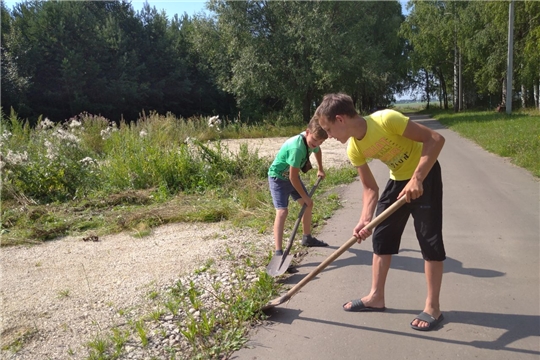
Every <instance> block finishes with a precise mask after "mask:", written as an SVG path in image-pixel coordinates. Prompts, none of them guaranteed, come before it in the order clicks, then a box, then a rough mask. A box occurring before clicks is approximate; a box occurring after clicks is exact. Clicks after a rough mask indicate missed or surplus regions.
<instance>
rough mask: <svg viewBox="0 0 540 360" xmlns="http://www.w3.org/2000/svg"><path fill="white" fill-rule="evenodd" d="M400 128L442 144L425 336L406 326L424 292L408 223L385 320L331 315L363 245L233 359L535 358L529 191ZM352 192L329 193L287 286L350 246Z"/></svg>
mask: <svg viewBox="0 0 540 360" xmlns="http://www.w3.org/2000/svg"><path fill="white" fill-rule="evenodd" d="M412 119H413V120H415V121H419V122H421V123H423V124H425V125H427V126H429V127H431V128H433V129H436V130H437V131H439V132H440V133H441V134H442V135H443V136H444V137H445V138H446V143H445V147H444V148H443V151H442V153H441V155H440V157H439V161H440V163H441V167H442V174H443V182H444V225H443V226H444V227H443V233H444V239H445V247H446V252H447V260H446V261H445V271H444V277H443V286H442V291H441V306H442V311H443V313H444V316H445V320H444V321H443V323H442V326H440V327H439V328H438V330H435V331H430V332H419V331H415V330H412V329H411V328H410V326H409V323H410V322H411V321H412V319H413V318H414V317H415V315H417V314H418V313H419V312H420V311H422V309H423V307H424V301H425V295H426V286H425V277H424V270H423V260H422V258H421V254H420V252H419V247H418V244H417V241H416V238H415V235H414V229H413V226H412V223H409V224H408V226H407V229H406V231H405V234H404V237H403V240H402V245H401V252H400V253H399V255H396V256H394V257H393V261H392V266H391V269H390V273H389V275H388V280H387V284H386V306H387V308H388V309H387V311H386V312H384V313H350V312H345V311H343V310H342V305H343V304H344V303H345V302H347V301H349V300H350V299H354V298H360V297H362V296H363V295H365V294H367V293H368V292H369V289H370V284H371V256H372V254H371V241H370V239H368V241H367V242H364V243H362V244H361V245H358V244H356V245H354V246H353V247H352V248H350V249H349V250H348V251H346V252H345V253H344V254H343V255H342V256H341V257H340V258H338V259H337V260H336V261H334V263H332V264H330V266H328V268H326V269H325V270H324V271H323V272H321V273H320V274H319V275H318V276H317V277H315V278H314V279H313V280H312V281H311V282H309V283H308V284H306V285H305V286H304V287H303V288H302V290H301V291H300V292H299V293H297V294H296V295H295V296H294V297H293V298H292V299H291V300H290V301H289V302H287V303H284V304H282V305H279V306H277V307H275V308H273V309H272V310H271V311H269V312H268V314H269V315H270V317H269V320H270V321H271V324H270V325H267V326H262V327H258V328H257V329H256V330H254V331H253V333H252V334H251V337H250V341H249V343H248V344H247V347H246V348H244V349H242V350H240V351H238V352H236V353H235V354H233V356H232V358H233V359H250V360H254V359H258V360H261V359H299V360H303V359H309V360H318V359H374V360H376V359H385V360H387V359H392V360H394V359H416V360H424V359H453V358H456V359H457V358H462V359H490V360H496V359H501V360H503V359H504V360H507V359H513V360H517V359H535V360H537V359H539V358H540V262H539V258H540V245H539V242H540V236H539V232H540V230H539V190H540V184H539V182H538V181H537V180H536V179H535V178H534V177H533V176H532V175H530V173H528V172H527V171H525V170H523V169H521V168H518V167H516V166H513V165H512V164H510V163H509V162H508V161H507V160H505V159H502V158H500V157H498V156H495V155H492V154H490V153H488V152H486V151H484V150H483V149H482V148H480V147H479V146H477V145H475V144H474V143H472V142H470V141H468V140H466V139H463V138H461V137H459V136H458V135H457V134H456V133H454V132H452V131H451V130H448V129H446V128H444V127H443V126H441V125H440V124H439V123H438V122H437V121H435V120H431V119H429V118H427V117H422V116H415V117H412ZM328 141H335V140H328ZM343 154H344V155H343V156H346V155H345V147H344V149H343ZM372 170H373V172H374V174H375V176H376V179H377V181H378V183H379V187H383V186H384V184H385V183H386V180H387V178H388V170H387V168H386V167H385V166H384V165H383V164H382V163H380V162H378V161H375V162H374V163H373V164H372ZM361 189H362V185H361V183H360V182H359V181H355V182H354V183H352V184H350V185H348V186H345V187H343V188H341V189H340V190H339V191H340V192H341V193H342V194H343V196H344V198H345V199H346V201H345V202H344V207H343V208H342V209H340V210H339V211H338V212H337V213H336V214H335V215H334V216H333V217H332V218H331V219H329V220H328V222H327V224H326V225H325V227H324V228H323V229H322V232H321V234H320V238H321V239H323V240H325V241H326V242H328V243H329V244H330V246H329V247H328V248H318V249H311V250H310V254H309V255H308V256H307V257H306V258H305V259H304V260H303V262H302V263H301V264H300V266H299V267H298V270H299V272H298V273H296V274H294V275H291V276H290V277H288V278H287V279H286V280H285V282H286V283H288V284H291V285H294V284H296V283H298V282H299V281H300V279H301V278H303V277H304V276H305V275H306V274H308V273H309V272H310V271H312V270H313V269H314V268H315V267H316V266H317V265H319V264H320V263H321V262H322V261H323V260H324V259H325V258H326V257H328V256H329V255H330V254H331V253H332V252H333V251H335V250H336V249H337V248H338V247H339V246H341V245H342V244H343V243H344V242H346V241H347V240H348V239H349V238H350V237H351V235H352V228H353V227H354V225H355V224H356V222H357V221H358V216H359V214H360V210H361V201H362V199H361V197H362V192H361ZM315 206H316V205H315Z"/></svg>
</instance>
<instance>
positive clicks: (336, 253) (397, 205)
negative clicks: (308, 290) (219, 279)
mask: <svg viewBox="0 0 540 360" xmlns="http://www.w3.org/2000/svg"><path fill="white" fill-rule="evenodd" d="M405 202H406V199H405V196H403V197H401V198H400V199H399V200H398V201H396V202H395V203H393V204H392V205H391V206H390V207H389V208H388V209H386V210H384V211H383V212H382V213H380V214H379V216H377V217H376V218H375V219H373V220H371V222H370V223H369V224H367V225H366V226H365V229H368V230H373V229H374V228H375V227H376V226H377V225H379V224H380V223H381V222H382V221H383V220H384V219H386V218H387V217H388V216H390V215H391V214H392V213H393V212H394V211H396V210H397V209H399V208H400V207H401V206H402V205H403V204H405ZM357 240H358V239H357V238H356V237H355V236H353V237H351V238H350V239H349V240H347V242H346V243H345V244H343V245H341V246H340V248H339V249H337V250H336V251H334V253H333V254H332V255H330V256H329V257H328V258H327V259H326V260H324V261H323V262H322V263H320V264H319V266H317V267H316V268H315V269H313V270H312V271H311V272H310V273H309V274H307V275H306V277H305V278H303V279H302V280H301V281H300V282H299V283H298V284H296V285H295V286H293V287H292V288H291V289H290V290H289V291H288V292H287V293H286V294H285V295H283V296H281V297H279V298H277V299H274V300H272V301H270V302H269V303H268V304H266V305H265V306H264V307H263V308H262V310H266V309H270V308H273V307H276V306H278V305H280V304H283V303H284V302H285V301H287V300H289V299H290V298H291V297H293V295H294V294H296V293H297V292H298V291H300V289H301V288H303V287H304V285H306V284H307V283H308V282H310V281H311V279H313V278H314V277H315V276H317V274H319V273H320V272H321V271H323V270H324V269H325V268H326V267H327V266H328V265H330V264H331V263H332V262H333V261H334V260H336V259H337V258H338V257H339V256H340V255H341V254H343V253H344V252H345V251H346V250H347V249H349V248H350V247H351V246H353V245H354V244H355V243H356V241H357Z"/></svg>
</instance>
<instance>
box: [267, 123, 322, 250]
mask: <svg viewBox="0 0 540 360" xmlns="http://www.w3.org/2000/svg"><path fill="white" fill-rule="evenodd" d="M327 138H328V135H327V134H326V131H324V130H323V128H321V126H320V125H319V121H318V119H317V118H316V117H313V118H312V119H311V120H310V122H309V124H308V126H307V129H306V131H305V132H303V133H302V134H300V135H296V136H293V137H291V138H289V139H287V141H285V143H283V145H282V146H281V149H279V152H278V153H277V155H276V158H275V159H274V162H273V163H272V165H270V168H269V169H268V183H269V186H270V193H271V194H272V201H273V203H274V207H275V209H276V218H275V220H274V241H275V248H276V255H283V250H282V244H283V229H284V227H285V220H286V219H287V215H288V207H289V196H291V197H292V198H293V200H295V201H298V203H299V204H300V206H303V205H304V204H305V205H306V210H305V212H304V215H303V216H302V231H303V233H304V235H303V237H302V245H304V246H308V247H312V246H328V244H327V243H325V242H324V241H321V240H318V239H317V238H315V237H313V236H311V216H312V210H313V200H312V199H311V198H310V197H309V195H308V192H307V190H306V187H305V186H304V184H303V183H302V180H301V179H300V169H301V168H302V167H303V166H304V165H305V164H306V162H307V161H308V160H309V156H310V155H311V154H312V153H314V154H315V159H316V160H317V176H320V177H322V178H324V177H325V173H324V170H323V165H322V151H321V148H320V145H321V144H322V143H323V142H324V140H326V139H327Z"/></svg>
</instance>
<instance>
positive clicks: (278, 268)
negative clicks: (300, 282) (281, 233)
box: [266, 177, 322, 277]
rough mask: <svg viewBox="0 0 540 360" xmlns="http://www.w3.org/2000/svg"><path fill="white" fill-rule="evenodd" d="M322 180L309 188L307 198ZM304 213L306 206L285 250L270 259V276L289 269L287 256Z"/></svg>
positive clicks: (290, 258)
mask: <svg viewBox="0 0 540 360" xmlns="http://www.w3.org/2000/svg"><path fill="white" fill-rule="evenodd" d="M321 180H322V178H321V177H319V178H317V182H315V185H313V187H312V188H311V191H310V192H309V194H308V195H309V197H312V196H313V194H314V193H315V190H316V189H317V186H319V184H320V182H321ZM305 211H306V205H303V206H302V209H301V210H300V213H299V214H298V219H296V223H295V224H294V228H293V231H292V233H291V237H290V238H289V244H288V245H287V248H286V249H285V251H284V252H283V255H274V256H273V257H272V260H270V263H269V264H268V266H267V267H266V273H267V274H268V275H270V276H274V277H275V276H279V275H282V274H284V273H285V271H287V269H288V268H289V265H290V263H291V261H292V256H288V255H289V252H290V251H291V247H292V245H293V242H294V237H295V235H296V231H297V230H298V226H299V225H300V221H302V216H303V215H304V212H305Z"/></svg>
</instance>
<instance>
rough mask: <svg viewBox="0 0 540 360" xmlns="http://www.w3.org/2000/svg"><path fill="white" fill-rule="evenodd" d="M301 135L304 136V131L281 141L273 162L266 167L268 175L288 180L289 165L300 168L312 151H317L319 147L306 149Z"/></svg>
mask: <svg viewBox="0 0 540 360" xmlns="http://www.w3.org/2000/svg"><path fill="white" fill-rule="evenodd" d="M302 135H304V136H306V133H305V132H303V133H302V134H301V135H296V136H293V137H291V138H289V139H287V140H286V141H285V142H284V143H283V145H282V146H281V148H280V149H279V151H278V153H277V155H276V158H275V159H274V162H273V163H272V165H270V168H269V169H268V176H269V177H276V178H279V179H281V180H289V170H290V167H291V166H292V167H295V168H302V166H304V164H305V163H306V160H307V159H308V157H309V156H310V155H311V154H312V153H316V152H319V149H320V148H319V147H316V148H315V149H308V148H307V146H306V145H305V143H304V139H303V138H302Z"/></svg>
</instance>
